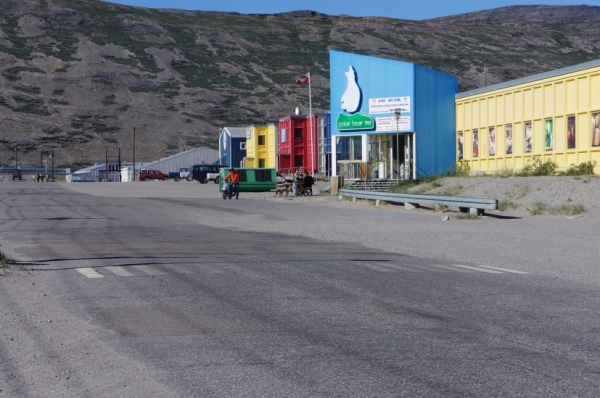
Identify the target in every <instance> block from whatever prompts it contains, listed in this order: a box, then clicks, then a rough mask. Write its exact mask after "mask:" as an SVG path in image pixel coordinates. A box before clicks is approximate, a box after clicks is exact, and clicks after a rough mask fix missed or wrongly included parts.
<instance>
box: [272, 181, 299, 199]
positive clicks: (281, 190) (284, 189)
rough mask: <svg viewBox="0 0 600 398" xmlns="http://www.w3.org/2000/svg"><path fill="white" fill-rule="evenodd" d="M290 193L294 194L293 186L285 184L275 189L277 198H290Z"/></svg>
mask: <svg viewBox="0 0 600 398" xmlns="http://www.w3.org/2000/svg"><path fill="white" fill-rule="evenodd" d="M290 192H294V187H293V184H289V183H285V184H282V185H280V186H278V187H277V188H276V189H275V197H281V196H288V195H289V194H290Z"/></svg>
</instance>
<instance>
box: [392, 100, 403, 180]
mask: <svg viewBox="0 0 600 398" xmlns="http://www.w3.org/2000/svg"><path fill="white" fill-rule="evenodd" d="M392 111H393V112H394V115H395V117H396V175H397V176H398V181H400V116H402V109H400V108H396V109H392Z"/></svg>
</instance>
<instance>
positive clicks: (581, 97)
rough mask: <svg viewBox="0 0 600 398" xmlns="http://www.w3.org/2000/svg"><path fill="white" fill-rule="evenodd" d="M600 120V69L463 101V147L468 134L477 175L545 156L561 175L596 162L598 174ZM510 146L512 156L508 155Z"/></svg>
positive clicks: (466, 152)
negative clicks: (596, 121)
mask: <svg viewBox="0 0 600 398" xmlns="http://www.w3.org/2000/svg"><path fill="white" fill-rule="evenodd" d="M596 114H598V115H599V117H600V66H596V67H592V68H588V69H584V70H580V71H575V72H571V73H566V74H563V75H558V76H553V77H549V78H545V79H540V80H536V81H531V82H527V83H522V84H520V85H515V86H510V87H505V88H500V89H498V90H491V91H488V92H483V93H478V94H473V95H470V96H465V97H462V98H458V99H457V100H456V123H457V128H456V131H457V142H458V140H459V134H460V133H462V134H463V140H462V141H463V160H465V161H468V162H469V166H470V168H471V170H482V171H484V172H486V173H494V172H496V171H500V170H502V169H506V168H507V169H514V170H518V169H521V168H523V167H524V166H525V165H526V164H527V162H528V161H529V160H530V159H531V158H532V157H536V156H539V157H540V158H541V159H542V160H543V161H546V160H548V159H550V160H552V161H554V162H555V163H556V164H557V165H558V167H559V168H560V169H561V170H565V169H567V168H569V167H570V166H571V165H573V164H579V163H582V162H586V161H593V160H595V161H596V162H597V163H598V164H597V166H596V170H595V171H596V173H597V174H598V173H600V145H592V140H593V131H592V129H593V127H592V117H593V116H596ZM573 122H574V125H575V147H574V148H569V147H568V146H569V145H568V141H567V130H568V128H569V126H570V125H573ZM527 125H530V126H531V129H532V134H531V138H532V139H531V151H530V152H527V151H526V142H525V136H526V128H527ZM511 129H512V135H511V134H510V130H511ZM475 131H476V132H477V133H478V134H477V144H478V145H477V147H478V153H477V154H476V153H475V151H474V143H475V142H474V141H475V134H474V132H475ZM492 137H493V139H494V140H495V142H494V141H492ZM511 137H512V140H511ZM510 142H512V153H508V152H510V151H509V150H508V148H509V147H510V145H509V143H510ZM494 147H495V148H494ZM476 155H477V156H476Z"/></svg>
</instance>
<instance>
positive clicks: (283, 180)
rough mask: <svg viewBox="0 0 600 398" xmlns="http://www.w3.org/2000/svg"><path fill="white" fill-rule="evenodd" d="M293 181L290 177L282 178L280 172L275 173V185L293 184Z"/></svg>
mask: <svg viewBox="0 0 600 398" xmlns="http://www.w3.org/2000/svg"><path fill="white" fill-rule="evenodd" d="M293 183H294V179H293V178H292V177H284V176H283V175H282V174H281V173H280V172H277V185H283V184H293Z"/></svg>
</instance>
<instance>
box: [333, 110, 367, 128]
mask: <svg viewBox="0 0 600 398" xmlns="http://www.w3.org/2000/svg"><path fill="white" fill-rule="evenodd" d="M374 127H375V123H374V122H373V119H372V118H370V117H368V116H364V115H361V114H360V113H357V114H355V115H345V114H343V113H340V114H339V115H338V118H337V128H338V130H339V131H353V130H373V128H374Z"/></svg>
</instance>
